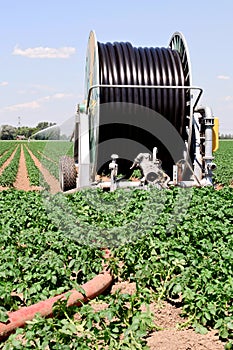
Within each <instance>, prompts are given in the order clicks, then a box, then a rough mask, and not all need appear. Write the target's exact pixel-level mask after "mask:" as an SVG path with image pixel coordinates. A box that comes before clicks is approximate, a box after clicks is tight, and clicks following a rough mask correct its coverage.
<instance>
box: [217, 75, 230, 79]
mask: <svg viewBox="0 0 233 350" xmlns="http://www.w3.org/2000/svg"><path fill="white" fill-rule="evenodd" d="M217 78H218V79H220V80H229V79H230V77H229V76H228V75H218V76H217Z"/></svg>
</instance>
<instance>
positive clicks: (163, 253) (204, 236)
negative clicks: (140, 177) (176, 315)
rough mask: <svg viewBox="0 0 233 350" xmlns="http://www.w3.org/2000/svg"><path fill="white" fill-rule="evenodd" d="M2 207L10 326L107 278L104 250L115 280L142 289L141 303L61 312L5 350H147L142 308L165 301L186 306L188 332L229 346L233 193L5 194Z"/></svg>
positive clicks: (1, 259) (118, 300) (0, 265)
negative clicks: (42, 304)
mask: <svg viewBox="0 0 233 350" xmlns="http://www.w3.org/2000/svg"><path fill="white" fill-rule="evenodd" d="M0 199H4V200H2V201H1V200H0V209H1V212H2V216H1V221H0V229H1V234H0V246H1V247H2V249H3V251H4V254H2V255H1V256H0V277H1V284H0V300H1V304H2V306H3V308H4V309H3V308H2V319H4V317H5V318H6V319H7V316H6V314H5V313H4V311H6V310H15V309H17V308H18V307H19V306H24V305H30V304H31V303H34V302H37V301H39V300H41V299H44V298H47V297H49V296H52V295H55V294H57V293H60V292H63V291H65V290H68V289H70V288H77V287H78V286H79V285H80V284H82V283H84V282H85V281H87V280H88V279H90V278H92V277H93V275H94V274H96V273H98V272H99V271H101V269H102V264H101V256H102V253H101V250H100V249H99V247H101V246H103V245H104V246H108V247H110V248H111V251H112V257H111V258H110V259H109V260H108V264H109V268H110V269H111V271H112V273H113V275H114V277H115V279H116V280H117V279H119V280H121V281H129V282H134V283H136V292H135V293H133V295H125V294H123V295H121V294H119V293H114V294H110V295H108V296H105V297H104V302H105V303H107V304H108V306H107V308H106V309H105V310H101V311H97V312H95V311H94V310H93V308H92V306H91V305H83V306H82V307H81V308H80V309H78V308H76V307H74V308H72V309H69V310H68V309H67V308H66V306H65V303H60V304H58V305H56V308H55V311H54V313H55V317H54V318H53V319H43V318H41V317H39V316H38V317H36V319H35V320H34V321H33V322H30V323H29V324H28V325H27V326H26V327H25V329H23V330H22V329H21V330H18V331H17V332H16V335H12V336H10V338H9V339H8V340H7V341H6V342H5V344H4V347H3V349H5V350H6V349H29V348H30V349H38V348H46V347H48V346H49V348H53V347H54V348H58V349H70V348H72V349H96V348H102V347H103V346H107V347H108V348H109V349H129V348H132V349H133V348H136V349H143V348H145V344H146V340H145V337H146V335H147V334H148V332H149V331H150V330H151V329H152V328H153V327H154V325H153V322H152V316H151V315H150V313H149V312H146V313H145V312H142V310H141V308H142V304H146V305H149V303H150V302H151V301H155V300H157V301H160V300H163V299H168V300H170V301H173V302H174V303H176V301H177V300H179V303H180V304H182V308H183V314H184V315H185V316H187V317H188V321H187V323H186V324H190V325H192V326H193V327H194V328H195V329H196V330H197V331H199V332H202V333H205V332H207V331H208V329H210V328H216V329H218V330H219V334H220V337H221V338H223V339H226V338H228V337H229V338H230V337H231V332H232V329H233V322H232V313H233V304H232V295H233V283H232V281H233V271H232V258H233V255H232V246H233V237H232V217H233V203H232V200H233V189H232V188H230V187H226V188H224V189H223V190H221V191H215V190H214V189H213V188H202V189H194V188H193V189H188V190H187V189H179V188H174V189H172V190H169V191H166V190H164V191H162V192H161V191H158V190H157V189H153V190H151V191H143V190H140V191H139V190H132V191H128V192H126V191H123V190H119V191H116V192H111V193H106V192H101V191H94V190H84V191H80V192H77V193H75V194H72V195H69V196H67V197H64V196H63V195H62V194H60V193H59V194H56V195H55V196H50V195H49V194H46V193H41V194H40V193H33V192H32V193H28V194H26V193H23V192H18V191H7V192H5V193H0ZM19 201H20V206H19V205H18V203H19ZM12 213H14V217H13V216H12ZM19 295H20V298H19V297H18V296H19ZM102 298H103V297H99V298H97V300H96V302H97V303H101V301H102ZM19 334H21V336H20V337H19ZM20 339H23V343H22V342H21V341H20ZM56 344H59V346H57V345H56Z"/></svg>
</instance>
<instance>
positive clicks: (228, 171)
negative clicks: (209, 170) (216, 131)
mask: <svg viewBox="0 0 233 350" xmlns="http://www.w3.org/2000/svg"><path fill="white" fill-rule="evenodd" d="M232 159H233V141H232V140H224V141H223V140H221V141H220V147H219V149H218V151H217V152H216V153H215V160H214V161H215V162H216V164H217V169H216V170H215V171H214V180H215V182H217V183H220V184H223V185H230V184H232V183H233V162H232Z"/></svg>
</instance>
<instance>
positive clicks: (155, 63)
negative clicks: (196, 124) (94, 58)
mask: <svg viewBox="0 0 233 350" xmlns="http://www.w3.org/2000/svg"><path fill="white" fill-rule="evenodd" d="M98 52H99V79H100V84H113V85H146V86H151V85H162V86H166V85H168V86H179V85H182V86H183V85H185V84H187V79H185V74H187V69H186V67H184V65H183V64H182V57H181V56H180V54H179V53H178V51H176V50H172V49H170V48H158V47H156V48H142V47H139V48H136V47H133V46H132V45H131V44H130V43H122V42H121V43H119V42H115V43H107V44H103V43H98ZM189 99H190V92H189V91H188V89H187V91H186V90H185V89H169V88H168V89H154V88H151V89H147V88H141V89H140V88H133V87H131V88H106V87H104V88H103V87H102V88H100V129H99V143H101V142H103V141H105V140H106V139H109V140H110V139H114V138H119V137H121V134H124V137H125V138H128V139H135V138H136V139H137V140H138V142H141V143H142V144H147V140H144V139H142V138H143V136H141V139H140V136H139V134H140V130H137V128H133V124H132V125H131V126H125V125H122V127H120V126H119V125H118V126H117V127H115V128H114V125H112V127H109V126H108V127H104V126H101V124H106V123H107V121H103V122H102V120H101V105H103V104H106V103H111V102H126V103H131V104H135V105H140V106H144V107H146V108H149V109H151V110H153V111H155V112H158V113H159V114H161V115H163V116H164V117H165V118H166V119H167V120H168V121H170V122H171V124H173V126H174V127H175V128H176V130H177V131H178V132H179V134H180V135H181V137H182V138H183V140H186V139H187V131H186V127H187V126H188V119H187V104H188V101H189ZM132 108H133V107H132ZM132 110H133V109H132ZM129 111H131V109H129ZM103 118H105V117H103ZM109 118H110V117H109ZM109 123H111V120H109ZM113 124H116V121H114V122H113ZM123 129H124V132H123ZM114 130H115V131H114ZM106 133H108V135H107V136H106ZM135 133H136V136H135V137H134V134H135ZM141 135H144V133H141ZM144 137H145V135H144ZM153 142H154V140H153ZM154 146H156V145H155V144H153V145H149V148H150V150H151V151H152V149H153V147H154ZM115 152H117V149H116V151H115ZM164 153H165V154H164ZM135 156H136V154H135ZM160 157H161V158H162V161H163V162H164V161H165V163H166V159H168V158H169V157H168V156H167V154H166V151H164V147H163V154H160ZM99 167H100V168H101V171H102V170H103V166H102V167H101V166H100V164H99ZM125 170H126V169H123V173H124V171H125Z"/></svg>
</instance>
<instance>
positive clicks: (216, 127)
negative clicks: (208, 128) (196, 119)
mask: <svg viewBox="0 0 233 350" xmlns="http://www.w3.org/2000/svg"><path fill="white" fill-rule="evenodd" d="M218 135H219V119H218V118H214V127H213V142H212V150H213V152H216V151H217V150H218V148H219V136H218Z"/></svg>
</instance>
